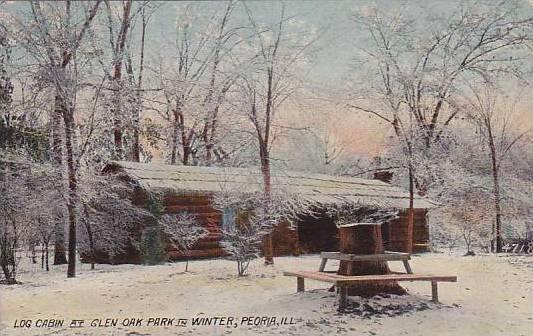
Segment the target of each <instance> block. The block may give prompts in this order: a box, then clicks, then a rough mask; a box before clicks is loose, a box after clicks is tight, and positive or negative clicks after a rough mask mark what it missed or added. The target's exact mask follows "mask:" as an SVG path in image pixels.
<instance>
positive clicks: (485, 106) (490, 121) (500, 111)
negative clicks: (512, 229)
mask: <svg viewBox="0 0 533 336" xmlns="http://www.w3.org/2000/svg"><path fill="white" fill-rule="evenodd" d="M471 88H472V93H473V96H474V98H473V99H472V100H471V104H470V107H471V109H469V116H470V118H471V119H472V120H473V121H474V122H475V124H476V126H477V127H478V128H479V130H480V133H481V134H482V135H483V138H484V141H485V143H486V145H487V147H488V149H489V150H488V153H489V157H490V164H491V174H492V183H493V202H494V210H495V226H494V228H493V237H494V240H495V246H494V244H493V245H492V250H493V251H496V252H502V246H503V243H502V216H503V214H502V190H501V167H502V163H503V162H505V161H506V160H507V159H508V158H509V157H510V154H511V150H512V149H513V147H514V146H517V145H519V144H520V142H521V140H525V139H526V136H527V135H528V134H529V133H530V132H531V130H530V129H527V130H525V131H523V132H516V131H514V130H513V128H512V127H511V121H512V120H511V115H512V113H511V112H512V107H511V111H509V110H507V111H506V110H505V108H504V107H501V106H500V103H499V102H498V99H499V96H500V95H499V94H498V89H497V88H496V87H495V86H494V85H493V84H490V83H485V84H484V85H483V86H482V88H481V89H476V88H474V87H473V86H471ZM511 106H512V105H511Z"/></svg>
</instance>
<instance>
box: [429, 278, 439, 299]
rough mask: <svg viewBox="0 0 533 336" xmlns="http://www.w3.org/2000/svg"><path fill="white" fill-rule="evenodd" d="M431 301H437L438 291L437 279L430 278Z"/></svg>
mask: <svg viewBox="0 0 533 336" xmlns="http://www.w3.org/2000/svg"><path fill="white" fill-rule="evenodd" d="M431 302H435V303H438V302H439V293H438V290H437V281H435V280H431Z"/></svg>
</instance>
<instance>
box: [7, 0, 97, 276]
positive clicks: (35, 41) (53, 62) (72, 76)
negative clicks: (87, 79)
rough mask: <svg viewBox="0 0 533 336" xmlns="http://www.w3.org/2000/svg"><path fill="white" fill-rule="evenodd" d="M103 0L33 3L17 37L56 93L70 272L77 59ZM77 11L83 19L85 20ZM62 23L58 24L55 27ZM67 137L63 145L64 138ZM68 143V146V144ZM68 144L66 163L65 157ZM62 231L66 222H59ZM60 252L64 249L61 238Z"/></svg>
mask: <svg viewBox="0 0 533 336" xmlns="http://www.w3.org/2000/svg"><path fill="white" fill-rule="evenodd" d="M101 2H102V1H101V0H96V1H94V2H90V3H84V4H79V6H75V7H73V3H72V2H71V1H66V2H65V3H64V7H63V8H62V6H60V5H58V4H56V3H54V4H46V7H43V6H41V3H40V2H38V1H32V2H31V18H30V22H29V23H28V24H27V25H25V24H24V23H22V22H21V23H20V25H21V29H20V30H19V34H18V36H17V38H18V41H19V42H20V43H21V44H22V46H23V47H24V49H25V50H26V51H27V53H28V54H29V55H30V57H32V58H33V59H35V61H36V62H37V64H38V65H39V68H40V69H39V70H40V71H41V74H42V76H41V80H43V81H46V82H47V83H48V85H50V86H51V88H52V89H53V91H54V96H55V101H54V111H53V112H52V113H51V117H50V119H51V121H52V122H51V123H52V130H53V132H52V133H53V137H52V138H53V141H52V143H53V146H52V147H53V150H52V152H53V157H54V162H55V163H56V166H57V167H58V170H60V171H62V169H61V166H62V165H65V168H66V169H65V170H66V175H67V178H66V181H67V189H68V198H67V213H68V223H69V224H68V227H69V229H68V237H69V248H68V256H69V258H68V270H67V276H68V277H74V276H75V275H76V207H77V199H78V193H77V189H78V181H77V168H78V167H77V162H78V160H77V158H76V153H75V152H76V150H75V149H76V148H75V146H76V139H75V132H76V125H75V117H74V116H75V111H76V97H77V91H78V89H79V88H78V86H77V84H78V83H77V80H78V79H79V78H78V77H77V76H78V75H79V73H78V71H79V67H78V63H77V58H78V57H79V56H80V55H79V52H80V49H82V48H81V46H82V42H83V41H84V38H85V37H86V35H87V33H88V31H89V30H90V28H91V23H92V22H93V19H94V18H95V17H96V15H97V12H98V9H99V6H100V4H101ZM78 15H80V16H81V17H82V19H81V20H77V19H76V18H79V17H78ZM52 22H57V23H58V24H57V25H52V24H51V23H52ZM63 136H64V144H63V140H62V137H63ZM63 145H64V146H63ZM63 147H64V149H65V153H64V154H65V159H66V160H65V161H63ZM58 232H62V225H61V224H59V225H58ZM56 240H57V241H58V242H59V243H60V244H58V246H56V248H58V249H57V251H56V253H60V252H61V249H62V246H61V245H62V244H61V239H57V238H56Z"/></svg>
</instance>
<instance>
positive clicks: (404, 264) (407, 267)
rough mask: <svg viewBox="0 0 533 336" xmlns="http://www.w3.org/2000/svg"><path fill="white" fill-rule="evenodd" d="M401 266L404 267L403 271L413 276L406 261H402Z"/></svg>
mask: <svg viewBox="0 0 533 336" xmlns="http://www.w3.org/2000/svg"><path fill="white" fill-rule="evenodd" d="M403 266H404V267H405V271H406V272H407V273H409V274H413V270H412V269H411V265H409V261H408V260H403Z"/></svg>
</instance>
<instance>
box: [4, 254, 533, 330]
mask: <svg viewBox="0 0 533 336" xmlns="http://www.w3.org/2000/svg"><path fill="white" fill-rule="evenodd" d="M531 260H532V258H531V257H517V256H503V257H502V256H492V255H486V256H476V257H461V256H458V255H449V254H424V255H421V256H414V257H413V260H412V262H411V266H412V267H413V270H414V272H415V273H429V274H439V275H440V274H443V275H457V276H458V282H457V283H440V284H439V298H440V300H441V302H442V303H441V304H433V303H431V302H430V301H429V300H430V294H431V288H430V284H429V283H428V282H413V283H408V282H403V283H402V285H403V286H404V287H405V288H407V289H408V291H409V293H410V295H408V296H403V297H382V298H374V299H372V300H368V299H362V298H359V297H353V298H351V299H352V300H351V301H352V305H351V307H350V309H349V312H348V313H345V314H338V313H337V312H336V306H335V295H334V293H331V292H328V291H327V288H328V287H329V286H328V284H326V283H321V282H316V281H312V280H306V292H305V293H296V279H295V278H290V277H284V276H283V275H282V271H283V270H315V269H316V268H317V267H318V265H319V259H318V256H316V255H314V256H305V257H284V258H276V264H275V265H274V266H264V265H262V263H261V261H260V260H257V261H255V262H254V263H253V264H252V265H251V266H250V270H249V275H248V276H247V277H242V278H238V277H237V276H236V275H235V274H236V267H235V264H234V263H233V262H230V261H226V260H202V261H193V262H191V264H190V265H189V266H190V270H191V272H189V273H183V269H184V264H183V263H168V264H164V265H160V266H141V265H120V266H109V265H97V269H96V270H94V271H91V270H89V265H80V267H79V269H78V272H79V275H78V276H77V278H75V279H67V278H66V276H65V268H64V267H63V266H61V267H53V270H52V271H50V272H48V273H47V272H44V271H41V270H40V267H39V265H32V264H30V263H28V262H27V260H24V261H23V263H22V268H21V272H20V276H19V280H20V281H21V282H22V284H19V285H14V286H3V285H2V286H0V300H1V301H0V335H227V334H230V335H258V334H262V335H271V334H284V335H285V334H286V335H306V336H307V335H328V334H341V335H342V334H346V335H424V336H427V335H432V336H435V335H458V336H459V335H461V336H463V335H483V336H489V335H524V336H529V335H531V333H532V331H533V297H532V291H533V263H532V262H531ZM389 264H390V265H391V268H393V269H394V270H398V271H400V270H402V264H401V263H398V262H390V263H389ZM328 268H332V269H333V268H335V263H331V264H329V265H328ZM196 317H226V319H225V320H224V322H223V323H224V324H229V326H220V325H219V326H192V325H191V323H192V320H191V319H192V318H196ZM255 317H259V318H258V319H257V320H254V318H255ZM261 317H262V318H263V319H262V321H263V324H262V325H257V326H254V325H251V326H250V325H248V323H252V324H253V323H254V321H255V322H257V323H260V321H261ZM272 317H275V320H273V319H272ZM150 318H152V320H150ZM156 318H169V319H172V318H173V319H174V320H173V321H172V324H173V325H172V326H154V324H155V323H156V322H157V321H156V320H155V319H156ZM180 318H183V319H187V321H186V322H187V325H186V326H178V324H179V323H180V322H178V319H180ZM228 318H233V321H231V320H230V321H229V323H228ZM282 318H287V319H286V320H282ZM50 319H56V320H64V321H63V325H62V326H60V327H57V328H43V327H40V328H39V327H38V326H42V325H43V324H44V320H50ZM96 319H100V320H101V321H100V322H98V321H95V320H96ZM106 319H111V320H108V321H107V323H108V324H111V325H112V324H113V323H115V322H116V326H108V327H105V326H101V327H98V326H97V325H98V324H99V323H100V324H102V325H105V323H106ZM113 319H116V320H113ZM131 319H136V320H135V321H136V322H138V323H139V325H140V326H138V327H136V326H125V325H127V324H128V323H129V322H131V321H132V320H131ZM137 319H142V320H137ZM243 319H244V320H243ZM291 319H292V320H291ZM21 320H31V327H30V328H26V327H17V328H15V321H16V323H17V325H21V324H22V325H24V323H29V322H22V321H21ZM72 320H84V325H83V327H81V328H70V323H71V321H72ZM150 321H151V322H150ZM161 321H162V320H159V321H158V322H159V323H161ZM219 321H220V319H219ZM282 321H285V323H280V322H282ZM269 322H272V323H271V324H270V325H268V324H269ZM49 323H50V321H49ZM56 323H58V322H56ZM291 323H292V324H291ZM91 324H93V325H94V324H95V325H96V326H91Z"/></svg>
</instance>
